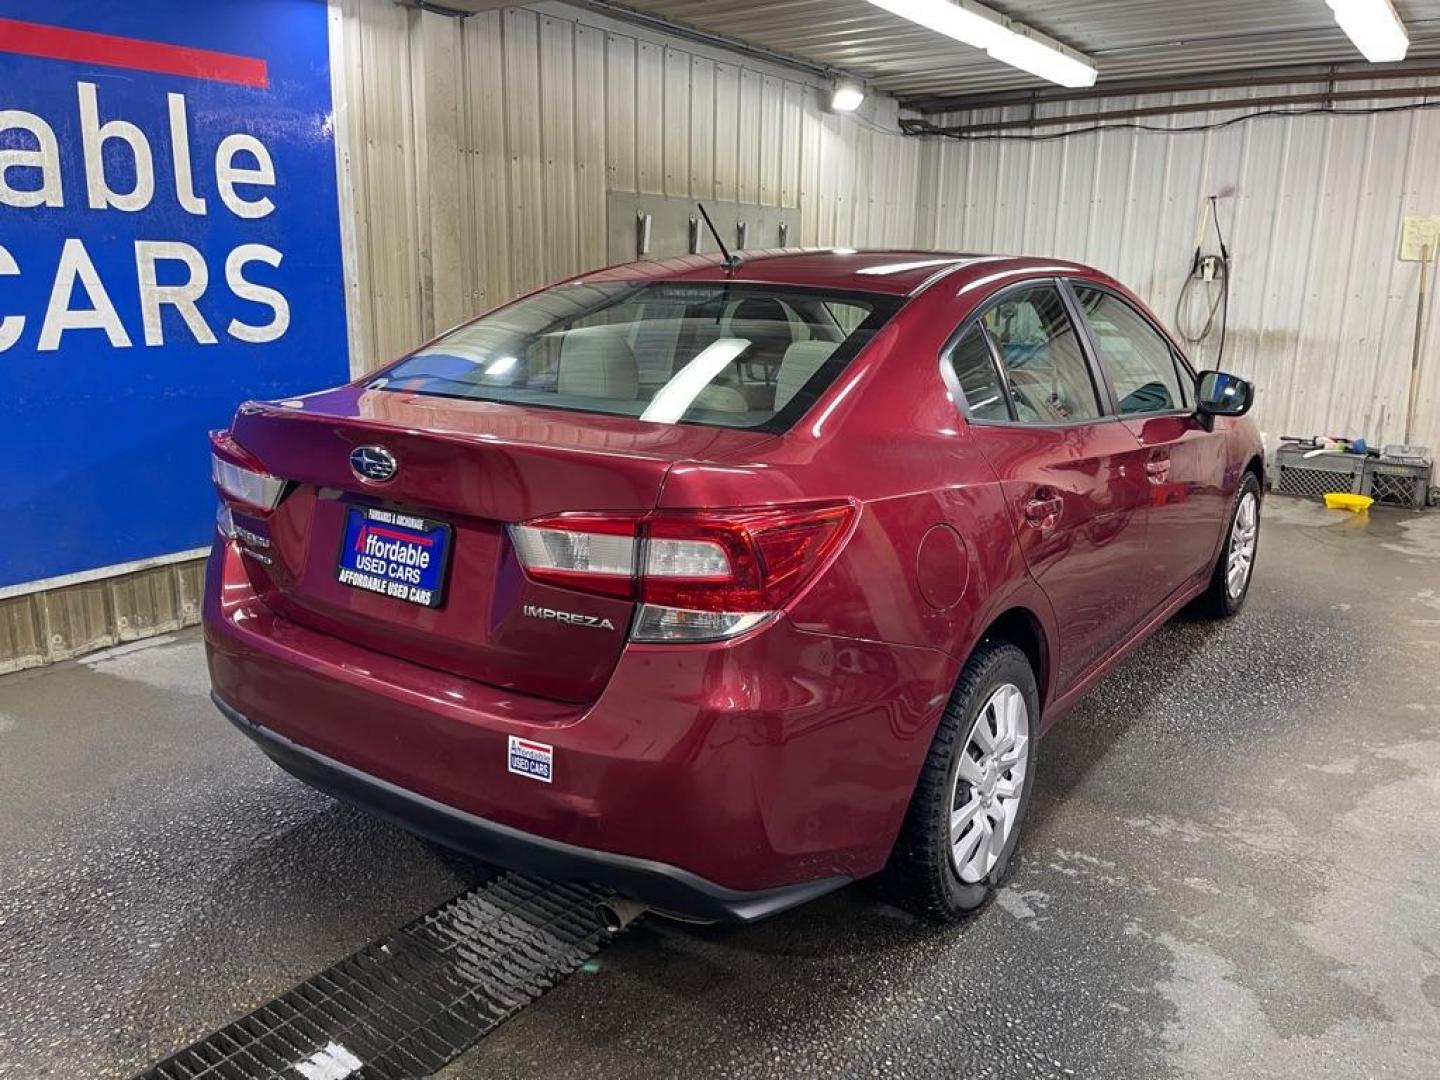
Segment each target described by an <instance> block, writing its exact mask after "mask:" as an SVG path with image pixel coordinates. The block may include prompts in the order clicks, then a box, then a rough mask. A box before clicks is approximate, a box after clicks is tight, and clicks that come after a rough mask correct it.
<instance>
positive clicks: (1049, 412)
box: [980, 285, 1100, 424]
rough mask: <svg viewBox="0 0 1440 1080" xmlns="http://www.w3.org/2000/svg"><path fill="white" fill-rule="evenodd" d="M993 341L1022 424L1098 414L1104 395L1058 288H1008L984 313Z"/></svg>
mask: <svg viewBox="0 0 1440 1080" xmlns="http://www.w3.org/2000/svg"><path fill="white" fill-rule="evenodd" d="M980 322H981V324H982V325H983V326H984V328H985V330H986V332H987V333H988V334H989V335H990V338H991V340H992V341H994V342H995V349H996V352H997V353H999V356H1000V363H1001V364H1002V365H1003V366H1004V368H1005V377H1006V380H1007V381H1008V383H1009V386H1010V400H1011V403H1012V404H1013V405H1014V409H1015V419H1016V421H1017V422H1019V423H1022V424H1073V423H1076V422H1077V421H1081V420H1094V419H1098V418H1099V416H1100V399H1099V396H1098V395H1097V393H1096V390H1095V382H1094V380H1093V379H1092V378H1091V377H1090V366H1089V364H1087V363H1086V361H1085V353H1084V352H1083V351H1082V350H1081V348H1080V338H1079V337H1078V336H1077V335H1076V333H1075V327H1074V326H1073V325H1071V322H1070V316H1069V315H1068V314H1067V313H1066V311H1065V304H1064V302H1063V301H1062V300H1061V299H1060V293H1059V292H1058V291H1056V289H1055V287H1054V286H1053V285H1035V286H1031V287H1030V288H1026V289H1019V290H1017V291H1015V292H1010V293H1006V294H1005V296H1004V297H1003V298H1002V299H1001V300H999V301H998V302H996V303H995V304H994V305H992V306H991V307H990V308H988V309H987V310H986V311H985V314H984V315H982V316H981V318H980Z"/></svg>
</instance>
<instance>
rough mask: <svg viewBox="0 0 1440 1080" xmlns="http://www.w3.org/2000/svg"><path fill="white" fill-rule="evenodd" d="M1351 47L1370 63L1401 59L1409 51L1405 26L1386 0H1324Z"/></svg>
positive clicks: (1408, 39) (1408, 38)
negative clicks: (1352, 43) (1352, 45)
mask: <svg viewBox="0 0 1440 1080" xmlns="http://www.w3.org/2000/svg"><path fill="white" fill-rule="evenodd" d="M1325 2H1326V3H1328V4H1329V5H1330V10H1331V11H1333V12H1334V13H1335V21H1336V22H1337V23H1339V24H1340V29H1341V30H1344V31H1345V33H1346V34H1347V35H1348V36H1349V38H1350V40H1351V41H1352V42H1354V43H1355V47H1356V48H1357V49H1359V50H1360V52H1361V54H1362V55H1363V56H1364V57H1365V59H1366V60H1369V61H1370V62H1371V63H1372V64H1384V63H1389V62H1392V61H1395V60H1404V59H1405V53H1406V51H1407V50H1408V49H1409V48H1410V37H1409V35H1407V34H1406V33H1405V24H1404V23H1402V22H1401V21H1400V16H1399V15H1397V14H1395V8H1394V5H1392V4H1391V3H1390V0H1325Z"/></svg>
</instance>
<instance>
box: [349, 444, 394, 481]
mask: <svg viewBox="0 0 1440 1080" xmlns="http://www.w3.org/2000/svg"><path fill="white" fill-rule="evenodd" d="M350 468H352V469H354V470H355V475H356V476H358V477H360V479H361V480H369V481H370V482H371V483H375V484H383V483H385V481H386V480H390V479H392V478H393V477H394V476H395V473H396V472H397V471H398V470H399V468H400V463H399V462H397V461H396V460H395V455H394V454H392V453H390V451H389V450H386V449H385V448H384V447H383V446H357V447H356V448H355V449H354V450H352V451H350Z"/></svg>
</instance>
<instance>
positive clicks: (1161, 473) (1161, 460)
mask: <svg viewBox="0 0 1440 1080" xmlns="http://www.w3.org/2000/svg"><path fill="white" fill-rule="evenodd" d="M1145 476H1146V477H1147V478H1148V479H1149V481H1150V482H1151V483H1152V484H1163V483H1165V481H1166V480H1168V479H1169V477H1170V451H1169V450H1155V451H1152V452H1151V454H1150V460H1148V461H1147V462H1145Z"/></svg>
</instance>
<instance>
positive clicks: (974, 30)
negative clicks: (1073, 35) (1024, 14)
mask: <svg viewBox="0 0 1440 1080" xmlns="http://www.w3.org/2000/svg"><path fill="white" fill-rule="evenodd" d="M1382 2H1383V0H1382ZM870 3H871V4H872V5H874V6H875V7H878V8H881V9H883V10H885V11H888V12H890V13H891V14H892V15H898V16H900V17H901V18H902V19H909V20H910V21H911V22H913V23H916V24H918V25H920V26H923V27H925V28H926V29H928V30H934V31H935V32H936V33H937V34H944V35H945V36H946V37H949V38H954V39H955V40H956V41H959V42H963V43H964V44H966V45H970V46H972V47H974V48H976V49H984V50H985V52H986V53H988V54H989V55H990V57H991V58H992V59H995V60H998V61H1000V62H1001V63H1002V64H1009V65H1010V66H1011V67H1014V68H1019V69H1020V70H1021V71H1025V72H1028V73H1029V74H1031V75H1034V76H1036V77H1037V78H1041V79H1046V80H1048V81H1050V82H1053V83H1058V84H1059V85H1061V86H1068V87H1085V86H1094V85H1095V78H1096V74H1097V72H1096V69H1095V65H1094V64H1092V63H1091V62H1090V60H1089V59H1088V58H1087V57H1085V56H1083V55H1082V54H1080V53H1078V52H1076V51H1075V50H1073V49H1068V48H1066V47H1065V46H1064V45H1062V44H1060V42H1058V41H1055V40H1053V39H1051V38H1048V37H1046V36H1045V35H1044V34H1041V33H1040V32H1039V31H1037V30H1033V29H1031V28H1030V27H1028V26H1026V25H1025V24H1023V23H1019V22H1015V21H1014V20H1011V19H1007V18H1006V17H1005V16H1003V15H1001V14H1000V13H999V12H998V11H991V10H990V9H989V8H987V7H985V6H983V5H981V4H976V3H972V2H971V0H870Z"/></svg>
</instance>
